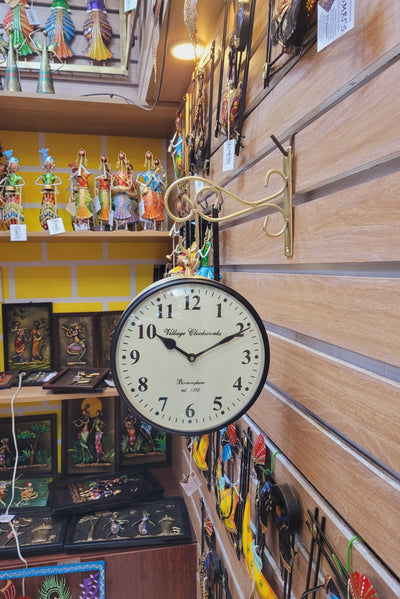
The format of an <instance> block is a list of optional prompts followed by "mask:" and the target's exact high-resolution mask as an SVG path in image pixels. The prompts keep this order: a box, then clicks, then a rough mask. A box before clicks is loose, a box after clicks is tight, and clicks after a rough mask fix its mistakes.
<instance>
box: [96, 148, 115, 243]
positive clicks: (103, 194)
mask: <svg viewBox="0 0 400 599" xmlns="http://www.w3.org/2000/svg"><path fill="white" fill-rule="evenodd" d="M100 163H101V164H100V168H101V175H99V176H98V177H96V179H95V182H96V198H97V199H98V202H99V205H100V210H99V212H98V213H97V214H96V218H97V219H98V220H99V221H100V231H103V230H104V228H105V225H106V224H108V222H109V220H110V209H111V173H110V169H109V167H108V159H107V156H104V154H103V155H102V156H101V157H100Z"/></svg>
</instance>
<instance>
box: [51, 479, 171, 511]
mask: <svg viewBox="0 0 400 599" xmlns="http://www.w3.org/2000/svg"><path fill="white" fill-rule="evenodd" d="M50 493H51V495H50V497H51V508H52V513H53V514H54V515H55V516H56V517H58V516H61V515H65V514H85V513H87V512H94V511H97V510H102V509H106V510H110V509H113V510H115V509H121V508H124V507H126V506H127V505H129V506H131V505H133V504H135V503H139V502H141V501H151V500H156V499H160V498H161V497H162V496H163V493H164V488H163V487H162V485H161V484H160V483H159V482H158V480H157V479H156V478H155V477H154V476H153V475H152V474H151V473H150V472H148V471H147V470H143V469H137V470H133V471H131V472H122V473H121V472H120V473H113V474H110V475H108V476H107V475H105V476H99V477H96V476H84V477H82V476H76V477H70V478H68V479H65V478H62V479H58V480H55V481H54V482H53V484H52V485H51V491H50Z"/></svg>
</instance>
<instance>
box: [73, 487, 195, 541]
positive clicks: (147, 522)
mask: <svg viewBox="0 0 400 599" xmlns="http://www.w3.org/2000/svg"><path fill="white" fill-rule="evenodd" d="M190 539H191V533H190V525H189V518H188V513H187V510H186V506H185V502H184V499H183V498H182V497H167V498H165V499H161V500H159V501H151V502H147V503H141V504H139V505H135V506H132V507H127V508H125V509H121V510H118V511H114V512H110V511H100V512H94V513H93V512H92V513H91V514H87V515H85V516H81V517H73V518H71V520H70V522H69V523H68V530H67V536H66V539H65V549H67V550H72V551H82V550H83V549H90V550H91V551H92V550H94V549H103V550H104V549H110V548H112V547H116V548H117V547H137V546H149V545H152V546H154V545H166V544H176V543H183V542H187V541H190Z"/></svg>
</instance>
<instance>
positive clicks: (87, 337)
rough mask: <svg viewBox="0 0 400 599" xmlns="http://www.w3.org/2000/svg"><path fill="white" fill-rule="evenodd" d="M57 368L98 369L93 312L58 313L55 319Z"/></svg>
mask: <svg viewBox="0 0 400 599" xmlns="http://www.w3.org/2000/svg"><path fill="white" fill-rule="evenodd" d="M53 328H54V351H55V366H56V368H57V369H60V368H65V367H69V366H79V367H88V366H89V367H96V366H97V344H96V333H95V317H94V314H93V313H91V312H81V313H79V312H71V313H58V314H54V317H53Z"/></svg>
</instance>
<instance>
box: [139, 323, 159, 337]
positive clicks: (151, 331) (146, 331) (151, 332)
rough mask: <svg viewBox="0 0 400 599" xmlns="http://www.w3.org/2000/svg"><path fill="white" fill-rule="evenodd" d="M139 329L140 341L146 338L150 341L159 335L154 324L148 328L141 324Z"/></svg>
mask: <svg viewBox="0 0 400 599" xmlns="http://www.w3.org/2000/svg"><path fill="white" fill-rule="evenodd" d="M138 329H139V334H138V337H139V339H144V338H145V337H147V338H148V339H154V337H155V336H156V335H157V330H156V327H155V326H154V324H148V325H147V327H145V326H144V325H143V324H140V325H139V326H138Z"/></svg>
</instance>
